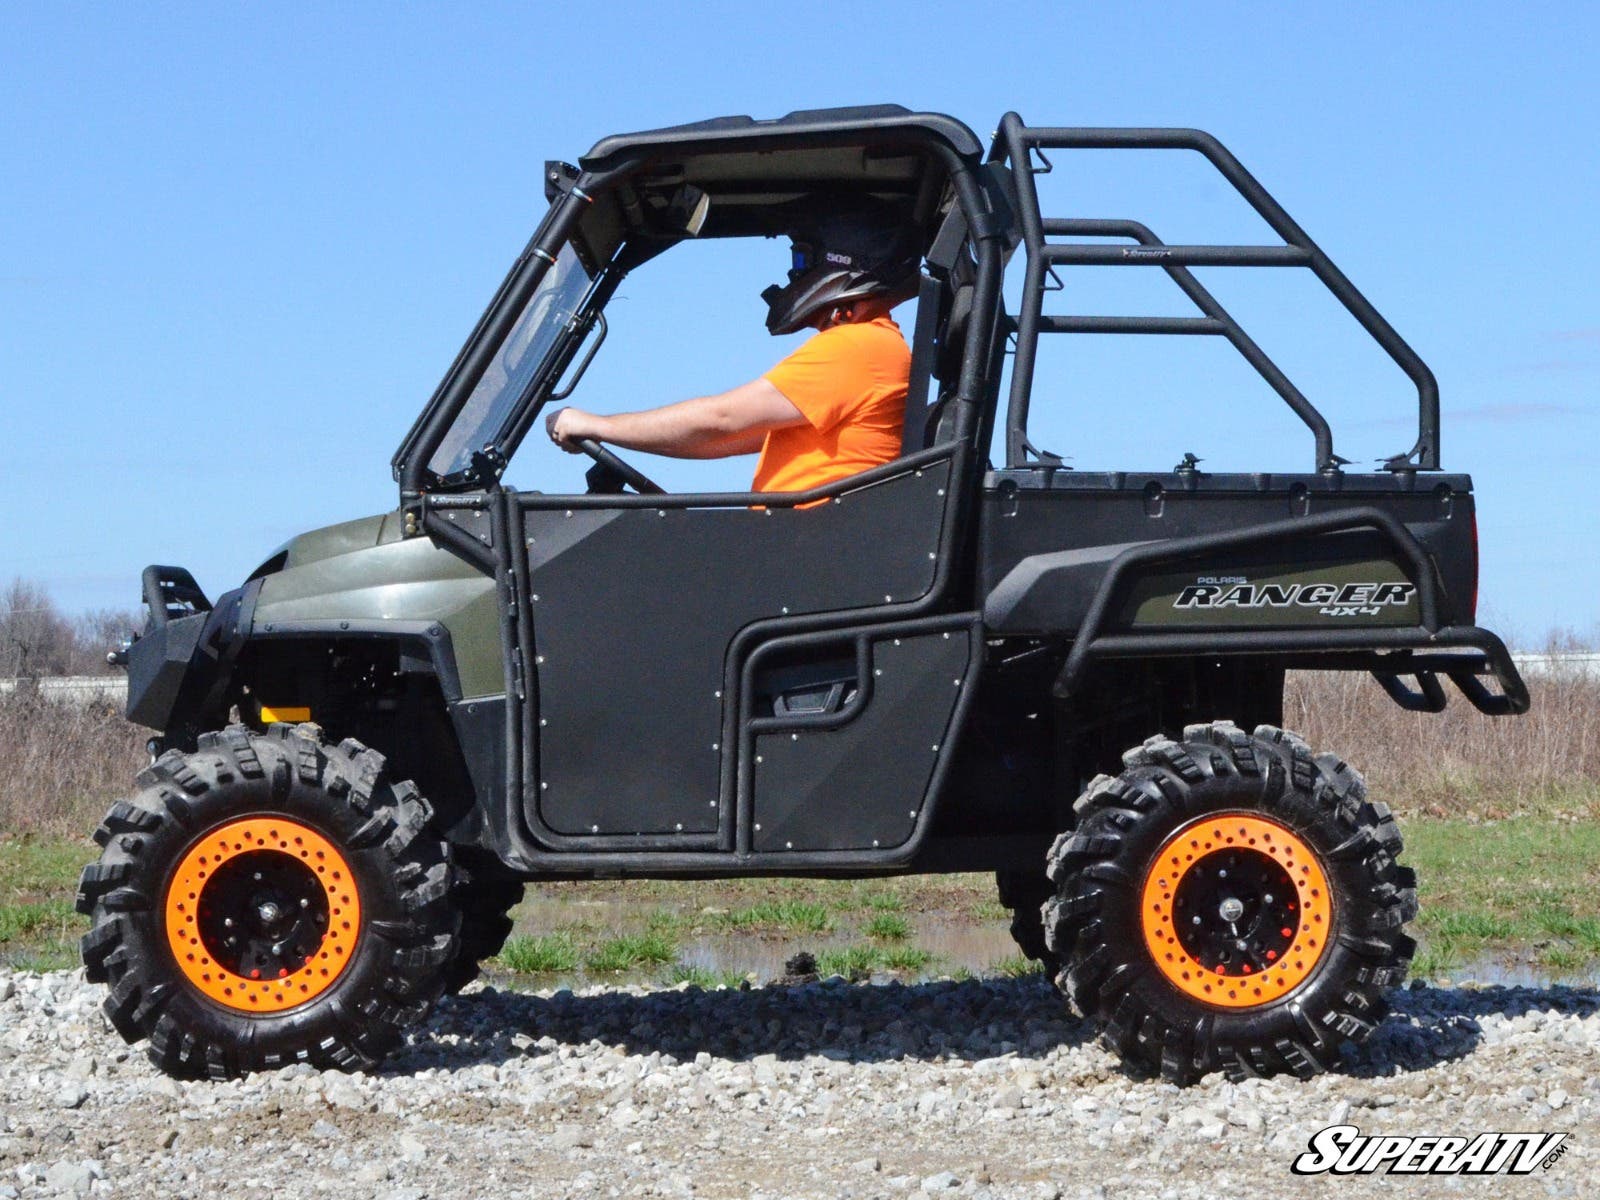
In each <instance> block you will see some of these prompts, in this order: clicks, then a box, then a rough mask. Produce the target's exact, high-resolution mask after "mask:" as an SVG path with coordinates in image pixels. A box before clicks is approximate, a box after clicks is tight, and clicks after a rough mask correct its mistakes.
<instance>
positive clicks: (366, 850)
mask: <svg viewBox="0 0 1600 1200" xmlns="http://www.w3.org/2000/svg"><path fill="white" fill-rule="evenodd" d="M138 782H139V784H140V787H141V790H140V792H139V793H138V794H137V795H136V796H134V798H133V799H132V800H129V801H123V802H119V803H117V804H115V805H113V806H112V808H111V811H110V812H109V813H108V814H107V815H106V819H105V821H104V823H103V824H102V825H101V826H100V828H99V830H98V831H97V832H96V833H95V840H96V841H97V842H98V843H99V844H100V845H101V846H102V847H103V848H104V851H103V853H102V855H101V857H100V861H99V862H97V863H93V864H91V865H90V866H88V867H86V868H85V869H84V872H83V877H82V880H81V882H80V883H79V891H78V910H79V911H80V912H83V913H86V914H87V915H89V916H91V917H92V918H93V921H94V924H93V926H92V928H91V929H90V931H89V933H88V934H86V935H85V937H84V939H83V946H82V952H83V961H84V966H85V968H86V971H87V974H88V977H89V979H90V980H91V981H94V982H99V983H106V984H108V985H109V986H110V995H109V997H108V998H107V999H106V1002H105V1011H106V1015H107V1016H108V1017H109V1018H110V1020H111V1023H112V1024H113V1025H114V1026H115V1027H116V1029H117V1031H118V1032H119V1033H120V1034H122V1036H123V1037H124V1038H125V1039H126V1040H127V1041H129V1042H130V1043H132V1042H137V1041H139V1040H140V1039H145V1038H147V1039H149V1054H150V1058H151V1060H152V1061H153V1062H154V1063H155V1064H156V1066H157V1067H159V1068H160V1069H161V1070H163V1071H165V1072H167V1073H168V1074H170V1075H175V1076H179V1077H187V1078H193V1077H200V1076H209V1077H211V1078H214V1079H224V1078H232V1077H234V1076H238V1075H242V1074H245V1073H247V1072H250V1071H256V1070H263V1069H272V1068H275V1067H280V1066H284V1065H287V1064H289V1063H293V1062H308V1063H311V1064H312V1065H314V1066H317V1067H323V1068H328V1067H334V1068H343V1069H347V1070H355V1069H369V1068H371V1067H373V1066H375V1065H377V1063H378V1062H379V1061H380V1060H381V1059H382V1058H383V1057H384V1055H385V1054H387V1053H388V1052H389V1051H390V1050H391V1049H393V1048H394V1046H395V1045H397V1044H398V1043H399V1041H400V1038H401V1034H402V1031H403V1030H404V1029H405V1028H406V1027H407V1026H409V1025H412V1024H415V1023H416V1022H418V1021H420V1020H422V1018H423V1017H425V1016H426V1015H427V1013H428V1012H429V1010H430V1009H431V1008H432V1006H433V1003H434V1001H435V1000H437V998H438V997H439V994H440V992H441V990H442V988H443V983H444V967H445V965H446V964H447V963H448V962H449V961H450V960H451V958H452V956H453V955H454V953H455V950H456V938H457V930H458V927H459V923H460V917H459V915H458V913H457V912H456V910H455V909H454V907H453V906H452V904H451V900H450V895H449V892H450V884H451V864H450V856H449V848H448V846H447V845H446V844H445V842H444V841H442V840H441V839H440V838H439V837H438V836H437V835H436V834H435V833H433V831H432V830H431V829H430V828H429V822H430V819H431V817H432V810H431V808H430V807H429V805H428V803H427V801H426V800H424V799H423V798H422V797H421V796H419V795H418V794H417V791H416V788H415V787H413V786H412V785H411V784H410V783H396V782H392V781H390V780H388V779H387V778H386V777H385V764H384V760H383V757H382V756H381V755H380V754H378V753H376V752H375V751H372V750H369V749H367V748H366V747H364V746H362V745H361V744H360V743H358V742H355V741H351V740H347V741H344V742H342V743H340V744H339V745H337V746H333V745H329V744H327V743H326V742H325V741H324V740H323V739H322V736H321V733H320V731H319V730H318V729H317V728H316V727H315V726H312V725H300V726H288V725H274V726H272V727H271V728H270V729H269V730H268V731H267V733H265V734H256V733H252V732H250V731H248V730H246V729H244V728H243V727H240V726H231V727H229V728H228V729H226V730H223V731H221V732H219V733H207V734H203V735H201V737H200V738H199V741H198V744H197V747H196V749H195V751H194V752H193V753H191V754H182V753H179V752H178V751H175V750H174V751H169V752H167V753H166V754H164V755H162V756H161V758H159V759H158V760H157V761H156V762H155V763H154V764H152V765H151V766H150V767H149V768H148V769H147V770H145V771H144V772H142V773H141V774H140V776H139V780H138Z"/></svg>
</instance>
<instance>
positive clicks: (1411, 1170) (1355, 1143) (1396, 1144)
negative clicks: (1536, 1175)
mask: <svg viewBox="0 0 1600 1200" xmlns="http://www.w3.org/2000/svg"><path fill="white" fill-rule="evenodd" d="M1566 1138H1567V1135H1566V1134H1564V1133H1480V1134H1478V1135H1476V1136H1475V1137H1432V1136H1425V1137H1401V1136H1397V1135H1388V1136H1382V1137H1373V1136H1371V1135H1367V1134H1363V1133H1362V1132H1361V1130H1360V1129H1359V1128H1358V1127H1357V1126H1355V1125H1330V1126H1328V1128H1326V1129H1324V1130H1322V1131H1321V1132H1319V1133H1315V1134H1313V1135H1312V1137H1311V1140H1310V1141H1309V1142H1307V1143H1306V1144H1307V1145H1309V1146H1310V1147H1311V1149H1310V1150H1308V1151H1307V1152H1306V1153H1304V1154H1302V1155H1301V1156H1300V1157H1299V1158H1297V1159H1295V1160H1294V1163H1293V1165H1292V1166H1291V1167H1290V1168H1289V1169H1290V1170H1292V1171H1293V1172H1294V1173H1295V1174H1296V1175H1323V1174H1327V1173H1329V1172H1332V1173H1333V1174H1335V1175H1372V1174H1376V1173H1377V1171H1378V1170H1379V1169H1380V1168H1381V1169H1382V1170H1383V1172H1384V1173H1385V1174H1386V1175H1502V1174H1504V1175H1528V1174H1531V1173H1532V1172H1533V1170H1534V1168H1535V1167H1540V1166H1542V1167H1544V1168H1545V1170H1549V1169H1550V1168H1551V1167H1553V1166H1555V1164H1556V1163H1557V1162H1558V1161H1559V1160H1560V1158H1561V1155H1562V1153H1563V1151H1564V1150H1565V1149H1566V1147H1565V1146H1563V1145H1562V1143H1563V1142H1564V1141H1566Z"/></svg>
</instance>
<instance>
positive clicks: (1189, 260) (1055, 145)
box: [989, 112, 1439, 474]
mask: <svg viewBox="0 0 1600 1200" xmlns="http://www.w3.org/2000/svg"><path fill="white" fill-rule="evenodd" d="M1046 149H1051V150H1194V151H1196V152H1197V153H1199V154H1202V155H1204V156H1205V157H1206V159H1207V161H1209V162H1210V163H1211V165H1212V166H1214V167H1215V168H1216V169H1217V171H1218V172H1219V173H1220V174H1221V175H1222V177H1223V178H1224V179H1226V180H1227V181H1228V182H1229V183H1230V184H1232V185H1233V187H1234V190H1235V191H1237V192H1238V193H1239V194H1240V195H1241V196H1242V197H1244V199H1245V201H1246V202H1247V203H1248V204H1249V205H1250V206H1251V207H1252V208H1253V209H1255V211H1256V212H1257V213H1258V214H1259V215H1260V216H1261V218H1262V219H1263V220H1264V221H1266V223H1267V224H1268V225H1269V226H1270V227H1271V228H1272V230H1273V232H1275V233H1276V234H1277V235H1278V236H1279V237H1281V238H1283V240H1284V243H1285V244H1284V245H1282V246H1221V245H1191V246H1169V245H1166V244H1165V243H1163V242H1162V241H1161V240H1160V239H1159V238H1158V237H1156V235H1155V234H1154V233H1153V232H1151V230H1149V229H1148V228H1147V227H1145V226H1144V225H1141V224H1140V223H1138V222H1137V221H1113V220H1070V219H1060V218H1046V217H1044V216H1043V215H1042V214H1041V213H1040V209H1039V193H1038V188H1037V186H1036V185H1035V182H1034V178H1033V177H1034V175H1035V174H1043V173H1046V172H1048V171H1049V170H1051V169H1052V166H1051V164H1050V161H1049V159H1048V158H1045V156H1044V153H1043V152H1044V151H1045V150H1046ZM1036 155H1037V157H1038V158H1039V159H1040V160H1042V161H1043V162H1044V164H1045V165H1044V166H1043V167H1036V166H1035V165H1034V159H1035V156H1036ZM989 159H990V161H991V162H996V163H1003V164H1008V165H1009V167H1010V171H1011V176H1012V179H1013V182H1014V184H1015V191H1016V196H1015V200H1016V203H1017V208H1018V210H1019V214H1020V216H1021V224H1022V241H1023V245H1024V246H1025V247H1026V249H1027V272H1026V275H1025V278H1024V283H1023V292H1022V310H1021V312H1020V313H1019V314H1018V317H1017V325H1016V328H1017V348H1016V359H1015V362H1014V364H1013V367H1012V373H1011V395H1010V402H1009V406H1008V408H1007V413H1006V466H1007V467H1008V468H1025V467H1027V466H1028V465H1029V462H1028V453H1029V451H1030V450H1031V446H1030V445H1029V442H1028V439H1027V426H1028V402H1029V397H1030V396H1031V394H1032V389H1033V372H1034V365H1035V361H1036V359H1037V354H1038V336H1039V334H1040V333H1096V334H1169V335H1170V334H1176V335H1180V336H1192V335H1200V336H1214V337H1225V338H1227V339H1228V341H1229V342H1231V343H1232V344H1233V346H1234V348H1235V349H1237V350H1238V351H1239V353H1240V354H1241V355H1242V356H1243V357H1244V358H1245V360H1246V361H1247V362H1249V363H1250V365H1251V366H1252V367H1254V368H1255V370H1256V371H1257V373H1258V374H1260V375H1261V377H1262V378H1263V379H1265V380H1266V381H1267V383H1268V384H1269V385H1270V386H1271V387H1272V389H1273V390H1274V391H1276V392H1277V393H1278V395H1279V396H1280V397H1282V398H1283V400H1284V401H1285V402H1286V403H1287V404H1288V405H1289V407H1290V408H1291V409H1292V410H1293V411H1294V412H1295V414H1296V415H1297V416H1298V417H1299V418H1300V419H1301V420H1302V421H1303V422H1304V423H1305V424H1306V426H1307V427H1308V428H1309V429H1310V430H1311V432H1312V435H1313V437H1314V439H1315V442H1316V469H1317V470H1318V471H1319V472H1324V473H1327V474H1335V473H1337V472H1338V470H1339V467H1340V465H1341V464H1342V463H1343V462H1344V461H1345V460H1343V459H1341V458H1340V457H1339V456H1338V455H1336V454H1335V453H1334V452H1333V434H1332V431H1331V430H1330V429H1329V427H1328V423H1327V421H1326V419H1324V417H1323V416H1322V414H1321V413H1320V412H1318V411H1317V408H1316V406H1315V405H1313V404H1312V403H1311V402H1310V401H1309V400H1308V399H1306V397H1305V395H1304V394H1303V393H1301V392H1300V390H1299V389H1298V388H1296V387H1295V385H1294V384H1293V383H1291V382H1290V381H1289V379H1288V377H1287V376H1286V375H1284V373H1283V372H1282V371H1281V370H1280V369H1279V368H1278V366H1277V364H1276V363H1274V362H1273V361H1272V359H1271V358H1270V357H1269V356H1268V355H1267V354H1266V352H1265V351H1263V350H1262V349H1261V348H1260V347H1259V346H1258V345H1256V343H1255V342H1254V341H1252V340H1251V339H1250V337H1249V335H1248V334H1246V333H1245V332H1244V330H1243V329H1242V328H1241V327H1240V325H1239V323H1238V322H1237V321H1236V320H1234V318H1233V317H1232V316H1231V315H1230V314H1229V313H1228V312H1227V310H1226V309H1224V308H1223V307H1222V305H1221V304H1219V303H1218V302H1217V301H1216V299H1215V297H1213V296H1212V295H1211V293H1210V292H1208V291H1207V290H1206V289H1205V288H1204V287H1203V286H1202V285H1201V284H1200V282H1199V280H1197V279H1196V278H1195V277H1194V275H1193V274H1192V273H1191V272H1190V270H1189V268H1190V267H1305V268H1307V269H1309V270H1310V271H1311V272H1312V273H1313V274H1314V275H1315V276H1316V277H1317V278H1318V279H1319V280H1321V281H1322V283H1323V285H1324V286H1325V287H1326V288H1327V289H1328V290H1329V291H1330V292H1332V293H1333V295H1334V297H1335V298H1336V299H1337V300H1338V301H1339V302H1340V303H1341V304H1343V305H1344V307H1345V309H1346V310H1347V311H1348V312H1349V313H1350V314H1351V316H1353V317H1355V319H1356V320H1357V321H1358V322H1359V323H1360V325H1361V327H1362V328H1363V329H1365V330H1366V331H1367V333H1368V334H1370V335H1371V336H1372V338H1373V339H1374V340H1375V341H1376V342H1377V343H1378V345H1380V346H1381V347H1382V348H1383V349H1384V351H1385V352H1386V353H1387V354H1388V355H1389V357H1390V358H1392V359H1393V360H1394V361H1395V363H1396V364H1397V365H1398V366H1399V367H1400V369H1401V370H1402V371H1404V372H1405V373H1406V375H1407V376H1408V377H1409V378H1410V379H1411V381H1412V383H1413V384H1415V385H1416V388H1417V409H1418V421H1417V423H1418V431H1417V441H1416V444H1415V445H1413V446H1412V448H1411V449H1410V450H1408V451H1406V452H1405V453H1404V454H1397V455H1394V456H1393V457H1391V458H1389V459H1388V460H1387V461H1386V463H1385V466H1386V468H1387V469H1388V470H1390V471H1396V472H1401V471H1417V470H1423V471H1436V470H1438V469H1439V386H1438V383H1437V382H1436V381H1435V380H1434V377H1433V372H1432V371H1430V370H1429V369H1428V366H1427V364H1426V363H1424V362H1423V361H1422V359H1421V358H1420V357H1418V355H1417V353H1416V351H1414V350H1412V349H1411V347H1410V346H1409V345H1407V344H1406V341H1405V339H1404V338H1402V337H1401V336H1400V335H1399V334H1398V333H1396V332H1395V330H1394V327H1393V326H1391V325H1390V324H1389V322H1388V321H1386V320H1384V318H1383V316H1382V315H1381V314H1380V313H1379V312H1378V310H1377V309H1375V308H1374V307H1373V306H1372V304H1371V303H1370V302H1369V301H1368V300H1367V298H1366V297H1365V296H1363V295H1362V294H1361V292H1360V291H1358V290H1357V288H1356V286H1355V285H1354V284H1353V283H1351V282H1350V280H1349V279H1347V278H1346V277H1345V275H1344V273H1343V272H1341V271H1340V270H1339V268H1338V267H1336V266H1334V264H1333V262H1332V260H1331V259H1329V258H1328V256H1327V255H1326V254H1324V253H1323V252H1322V250H1321V249H1320V248H1319V247H1318V246H1317V244H1316V243H1315V242H1313V241H1312V240H1311V238H1310V237H1309V236H1308V235H1307V234H1306V232H1305V230H1303V229H1301V228H1300V226H1299V225H1297V224H1296V223H1295V222H1294V220H1293V219H1292V218H1290V216H1289V214H1288V213H1287V212H1285V211H1284V210H1283V207H1282V206H1281V205H1279V203H1278V202H1277V201H1276V200H1274V199H1273V198H1272V196H1271V195H1270V194H1269V193H1268V192H1267V190H1266V188H1264V187H1262V186H1261V184H1260V183H1259V182H1258V181H1257V180H1256V178H1255V177H1254V176H1253V175H1251V174H1250V173H1249V172H1248V171H1246V170H1245V169H1244V167H1243V166H1242V165H1241V164H1240V163H1239V160H1238V159H1236V158H1234V156H1233V155H1232V154H1231V153H1230V152H1229V151H1228V150H1227V148H1226V147H1225V146H1223V145H1222V143H1221V142H1219V141H1217V139H1216V138H1214V137H1212V136H1211V135H1210V134H1208V133H1204V132H1202V131H1201V130H1198V129H1093V128H1043V127H1041V128H1037V129H1030V128H1029V127H1028V126H1027V125H1025V124H1024V123H1023V120H1022V118H1021V117H1019V116H1018V115H1017V114H1016V113H1014V112H1009V113H1007V114H1006V115H1005V116H1004V117H1002V118H1001V121H1000V131H999V133H998V134H996V136H995V141H994V145H993V147H992V148H991V149H990V152H989ZM1052 236H1054V237H1063V236H1065V237H1099V238H1110V237H1121V238H1128V239H1130V240H1132V241H1135V242H1138V243H1139V244H1138V245H1137V246H1106V245H1092V244H1087V243H1082V242H1051V241H1047V240H1046V239H1047V238H1049V237H1052ZM1058 265H1061V266H1117V267H1125V266H1147V267H1160V268H1161V269H1162V270H1164V271H1166V273H1167V275H1168V276H1169V277H1170V278H1171V279H1172V281H1173V282H1174V283H1176V284H1177V285H1178V287H1179V288H1180V289H1181V290H1182V291H1183V292H1184V294H1185V295H1187V296H1188V297H1189V299H1190V300H1191V301H1192V302H1193V303H1194V304H1195V306H1196V307H1197V308H1198V309H1200V311H1201V312H1202V313H1204V314H1205V315H1204V316H1203V317H1115V316H1109V317H1087V316H1045V315H1044V313H1043V311H1042V310H1043V304H1044V293H1045V292H1046V291H1053V290H1057V288H1058V286H1059V282H1060V281H1059V279H1056V278H1055V276H1054V268H1055V267H1056V266H1058ZM1052 281H1053V282H1052Z"/></svg>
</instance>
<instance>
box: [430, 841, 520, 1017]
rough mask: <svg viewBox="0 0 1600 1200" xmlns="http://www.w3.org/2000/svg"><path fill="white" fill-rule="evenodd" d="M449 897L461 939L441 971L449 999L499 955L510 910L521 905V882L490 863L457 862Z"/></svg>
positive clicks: (478, 860)
mask: <svg viewBox="0 0 1600 1200" xmlns="http://www.w3.org/2000/svg"><path fill="white" fill-rule="evenodd" d="M458 859H459V861H458V862H457V865H456V885H455V887H454V888H453V889H452V892H451V894H452V897H453V898H454V902H455V905H456V908H457V909H458V910H459V911H460V913H461V937H460V941H459V944H458V946H457V948H456V954H455V957H454V958H452V959H451V960H450V962H449V964H448V965H447V966H446V967H445V971H444V991H445V995H447V996H453V995H455V994H456V993H457V992H459V991H460V990H461V989H462V988H464V987H466V986H467V984H469V983H471V982H472V981H473V980H474V979H476V978H477V977H478V975H479V973H480V971H481V970H482V968H481V966H480V964H481V963H483V962H484V961H485V960H486V959H490V958H493V957H494V956H495V955H497V954H499V953H500V951H501V949H502V948H504V946H505V944H506V939H507V938H508V937H510V936H511V929H512V921H511V910H512V909H513V908H515V907H516V906H517V905H519V904H521V903H522V891H523V886H522V881H521V880H520V879H516V878H514V877H512V876H510V875H507V874H506V873H505V871H504V869H503V868H500V869H496V867H497V864H495V863H494V862H493V860H491V859H488V858H483V857H479V856H476V855H475V856H472V857H468V858H460V856H459V852H458Z"/></svg>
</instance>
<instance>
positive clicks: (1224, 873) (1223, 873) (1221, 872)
mask: <svg viewBox="0 0 1600 1200" xmlns="http://www.w3.org/2000/svg"><path fill="white" fill-rule="evenodd" d="M1227 877H1228V869H1227V868H1226V867H1219V868H1218V869H1217V878H1218V879H1226V878H1227ZM257 878H260V876H257Z"/></svg>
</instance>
